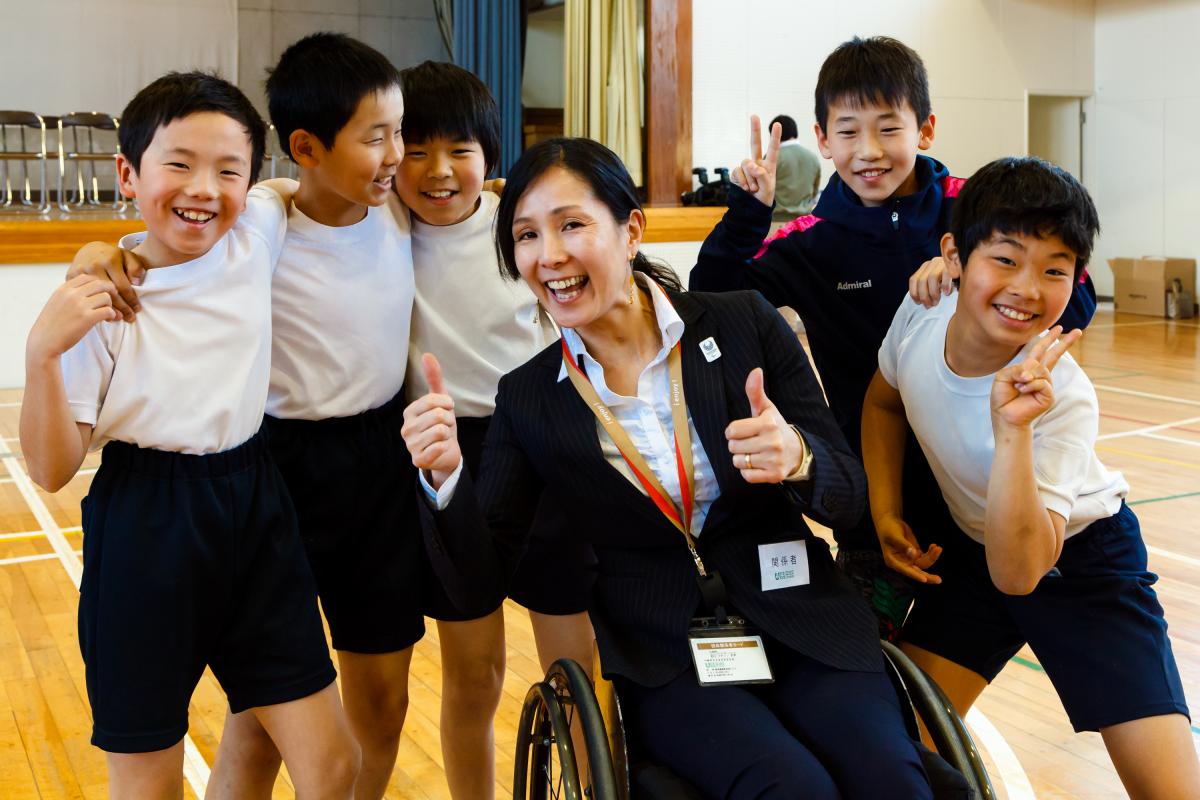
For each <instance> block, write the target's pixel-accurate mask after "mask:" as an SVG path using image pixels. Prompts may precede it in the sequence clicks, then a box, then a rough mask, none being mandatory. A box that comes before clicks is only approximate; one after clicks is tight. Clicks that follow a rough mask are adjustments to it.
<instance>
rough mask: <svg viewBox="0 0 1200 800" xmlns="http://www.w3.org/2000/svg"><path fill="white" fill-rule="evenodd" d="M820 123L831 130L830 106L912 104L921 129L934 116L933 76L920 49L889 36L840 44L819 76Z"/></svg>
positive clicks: (822, 67) (822, 126) (817, 93)
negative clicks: (845, 104) (926, 70)
mask: <svg viewBox="0 0 1200 800" xmlns="http://www.w3.org/2000/svg"><path fill="white" fill-rule="evenodd" d="M816 101H817V102H816V114H817V124H818V125H820V126H821V130H822V131H825V130H826V123H827V122H828V121H829V120H828V118H829V106H830V104H832V103H837V102H848V103H849V104H850V105H852V106H862V105H867V104H868V103H878V102H884V103H888V104H889V105H893V106H897V107H899V106H901V105H903V104H904V103H907V104H908V105H909V106H911V107H912V110H913V111H914V112H916V115H917V124H918V125H920V124H922V123H923V122H925V120H926V119H928V118H929V115H930V114H931V113H933V108H932V106H931V105H930V102H929V75H928V73H926V72H925V63H924V62H923V61H921V57H920V56H919V55H917V53H916V51H915V50H913V49H912V48H911V47H909V46H908V45H906V44H904V43H903V42H901V41H898V40H896V39H892V38H891V37H889V36H872V37H870V38H869V39H860V38H859V37H857V36H855V37H854V38H853V39H851V40H850V41H848V42H843V43H842V44H840V45H838V46H837V49H835V50H834V51H833V52H832V53H830V54H829V56H828V57H827V58H826V59H825V63H824V64H822V65H821V72H820V74H819V75H818V76H817V91H816Z"/></svg>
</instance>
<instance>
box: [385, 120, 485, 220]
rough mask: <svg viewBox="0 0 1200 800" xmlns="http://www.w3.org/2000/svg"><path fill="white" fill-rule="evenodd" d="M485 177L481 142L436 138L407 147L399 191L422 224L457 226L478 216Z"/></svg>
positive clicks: (412, 143)
mask: <svg viewBox="0 0 1200 800" xmlns="http://www.w3.org/2000/svg"><path fill="white" fill-rule="evenodd" d="M486 177H487V161H486V159H485V158H484V155H483V146H482V145H480V144H479V142H477V141H474V140H472V139H457V138H451V137H445V136H435V137H433V138H431V139H427V140H426V141H423V142H407V143H405V147H404V161H402V162H401V163H400V171H399V173H398V174H397V176H396V190H397V192H398V193H399V194H400V199H401V200H403V201H404V205H406V206H408V208H409V210H411V211H412V212H413V213H414V214H416V215H417V217H418V218H419V219H420V220H421V221H422V222H425V223H428V224H430V225H454V224H456V223H459V222H462V221H463V220H465V219H467V218H468V217H470V216H471V214H473V213H474V212H475V208H476V207H477V206H478V204H479V194H480V193H481V192H482V191H483V181H484V178H486Z"/></svg>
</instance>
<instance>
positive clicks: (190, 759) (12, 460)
mask: <svg viewBox="0 0 1200 800" xmlns="http://www.w3.org/2000/svg"><path fill="white" fill-rule="evenodd" d="M0 461H3V463H4V467H5V469H7V470H8V474H9V475H11V476H12V477H13V482H14V483H16V485H17V488H18V489H19V490H20V492H21V495H22V496H23V497H24V498H25V504H26V505H28V506H29V510H30V511H32V512H33V516H34V519H36V520H37V521H38V524H39V525H41V526H42V530H43V531H44V532H45V534H46V538H47V539H49V540H50V546H51V547H52V548H53V549H54V555H55V556H56V557H57V558H58V561H59V563H60V564H62V567H63V569H64V570H66V572H67V577H69V578H70V579H71V582H72V583H74V584H75V589H76V591H78V590H79V582H80V581H81V580H82V579H83V561H82V559H80V557H79V555H78V554H77V553H76V551H75V548H73V547H71V545H70V544H68V543H67V538H66V536H64V535H63V529H62V528H60V527H58V523H57V522H55V521H54V515H53V514H51V513H50V509H48V508H46V504H45V503H43V502H42V498H40V497H38V493H37V489H35V488H34V486H33V481H31V480H30V479H29V476H28V475H27V474H25V470H24V469H23V468H22V467H21V464H20V462H18V461H17V458H16V456H14V455H12V454H8V455H5V456H4V457H3V458H2V459H0ZM210 774H211V770H210V769H209V766H208V762H206V761H205V760H204V756H202V755H200V751H199V750H198V749H197V748H196V743H195V742H193V741H192V737H191V734H186V733H185V734H184V735H183V777H184V778H185V779H186V780H187V782H188V784H190V785H191V787H192V791H194V792H195V793H196V796H197V797H204V790H205V789H206V788H207V786H208V777H209V775H210Z"/></svg>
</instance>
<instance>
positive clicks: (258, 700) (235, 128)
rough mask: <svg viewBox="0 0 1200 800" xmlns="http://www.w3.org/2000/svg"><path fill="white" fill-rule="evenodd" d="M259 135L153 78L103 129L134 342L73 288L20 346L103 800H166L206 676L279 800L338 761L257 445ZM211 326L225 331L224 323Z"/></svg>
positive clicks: (274, 252) (204, 89) (237, 106)
mask: <svg viewBox="0 0 1200 800" xmlns="http://www.w3.org/2000/svg"><path fill="white" fill-rule="evenodd" d="M264 138H265V125H264V123H263V122H262V120H261V118H260V117H259V116H258V114H257V112H255V110H254V108H253V106H252V105H251V104H250V102H249V101H248V100H247V99H246V98H245V96H244V95H243V94H242V93H241V92H240V91H238V89H237V88H236V87H234V86H233V85H231V84H229V83H227V82H226V81H223V80H221V79H220V78H217V77H215V76H212V75H207V74H203V73H198V72H193V73H186V74H179V73H171V74H169V75H166V76H164V77H163V78H160V79H158V80H157V81H154V82H153V83H151V84H150V85H149V86H147V87H146V88H144V89H142V90H141V91H140V92H139V93H138V94H137V96H136V97H134V99H133V100H132V101H131V102H130V103H129V105H128V106H127V107H126V109H125V111H124V113H122V115H121V129H120V145H121V155H120V156H118V160H117V169H118V173H119V177H120V183H121V190H122V192H123V193H124V194H126V195H127V196H129V197H136V198H137V199H138V201H139V209H140V211H141V214H142V217H143V219H144V220H145V223H146V227H147V230H148V233H147V234H146V235H145V236H144V237H142V236H138V237H136V238H137V240H136V252H137V255H138V256H140V258H141V260H142V261H143V262H144V263H145V265H146V266H147V267H148V272H147V273H146V275H145V279H144V281H143V282H142V284H141V286H140V288H139V289H138V290H137V295H138V298H139V299H140V298H144V299H145V300H146V301H147V302H146V305H145V309H144V310H143V311H142V313H141V315H140V318H139V320H138V323H137V324H136V325H125V324H123V323H121V322H120V321H119V319H120V314H119V313H118V312H116V311H115V310H114V309H113V308H112V306H111V302H112V296H113V295H114V294H115V290H114V288H113V286H112V284H111V283H108V282H107V281H104V280H102V279H97V278H94V277H91V276H87V275H80V276H77V277H75V278H72V279H71V280H69V281H67V282H66V283H64V284H63V285H62V286H60V287H59V288H58V289H57V290H56V291H55V292H54V294H53V295H52V296H51V298H50V300H49V302H48V303H47V304H46V308H45V310H43V312H42V314H41V315H40V316H39V317H38V320H37V322H35V324H34V326H33V329H32V330H31V332H30V335H29V341H28V344H27V348H26V370H27V383H26V391H25V400H24V403H23V404H22V409H21V443H22V448H23V450H24V452H25V456H26V461H27V464H28V466H29V471H30V474H31V476H32V477H33V479H34V480H35V481H36V482H37V483H39V484H40V485H41V486H43V487H45V488H46V489H48V490H50V491H56V490H58V489H59V488H61V487H62V486H64V485H65V484H66V483H67V482H68V481H69V480H70V479H71V478H72V477H73V476H74V475H75V473H76V471H77V470H78V468H79V465H80V464H81V463H82V461H83V458H84V456H85V454H86V453H87V451H88V450H89V449H92V450H95V449H98V448H100V447H103V451H104V454H103V461H102V464H101V467H100V469H99V470H98V471H97V473H96V475H95V478H94V479H93V480H92V484H91V487H90V489H89V491H88V494H87V496H86V497H85V498H84V501H83V515H82V516H83V530H84V567H83V579H82V585H81V587H80V592H81V596H80V604H79V638H80V649H81V651H82V653H83V658H84V663H85V666H86V679H87V688H88V699H89V701H90V703H91V708H92V716H93V722H94V727H93V735H92V742H93V744H95V745H96V746H98V747H100V748H101V749H103V750H105V751H106V752H107V754H108V759H107V760H108V773H109V791H110V794H111V795H112V796H114V797H174V796H182V793H183V785H182V779H183V753H184V747H183V739H184V735H185V734H186V733H187V729H188V702H189V700H190V697H191V693H192V690H193V689H194V688H195V685H196V683H197V681H198V680H199V679H200V675H201V673H202V672H203V670H204V668H205V666H210V667H211V668H212V670H213V672H214V674H215V675H216V677H217V679H218V681H220V683H221V685H222V687H223V688H224V690H225V692H226V694H227V695H228V697H229V702H230V706H231V707H232V708H233V709H234V710H235V711H245V713H246V714H247V715H251V716H254V717H255V718H256V720H257V722H258V724H259V725H261V726H262V727H263V728H264V729H265V730H266V732H267V733H268V734H269V735H270V737H271V739H272V740H273V743H274V745H275V746H276V747H277V748H278V749H279V751H280V752H281V753H282V754H283V758H284V760H285V761H286V762H287V764H288V768H289V771H290V772H291V774H292V777H293V779H294V780H295V781H296V784H297V789H298V790H299V791H301V792H303V793H307V794H311V795H313V796H323V797H324V796H328V797H350V796H351V795H352V792H353V787H354V782H355V779H356V777H357V762H358V749H357V746H356V745H355V743H354V740H353V737H352V736H351V735H350V731H349V729H348V727H347V725H346V721H345V718H344V715H343V713H342V710H341V705H340V702H339V699H338V694H337V690H336V687H335V686H334V683H333V679H334V670H333V665H332V663H331V662H330V659H329V654H328V651H327V650H326V647H325V641H324V633H323V631H322V627H321V620H320V615H319V612H318V609H317V603H316V590H315V586H314V582H313V577H312V573H311V571H310V570H309V568H308V564H307V562H306V561H305V558H304V550H303V547H302V544H301V541H300V537H299V535H298V531H297V526H296V516H295V512H294V510H293V508H292V505H291V502H290V500H289V498H288V495H287V492H286V490H285V488H284V485H283V481H282V480H281V478H280V475H279V473H278V471H277V470H276V469H275V466H274V465H273V463H272V461H271V459H270V457H269V454H268V452H267V446H266V442H265V438H264V437H263V436H262V435H261V434H260V433H259V428H260V426H261V424H262V416H263V408H264V404H265V402H266V399H267V384H268V379H269V370H270V342H271V316H270V314H271V308H270V298H271V292H270V287H271V275H272V269H273V266H274V263H275V259H276V257H277V256H278V254H279V249H280V246H281V243H282V238H283V231H284V224H285V218H284V208H283V204H282V202H281V201H280V198H279V197H278V196H277V195H275V194H274V193H273V192H271V191H269V190H266V189H256V190H254V191H253V192H250V193H249V195H248V194H247V192H248V189H249V187H250V185H251V184H252V183H253V181H254V179H255V177H256V176H257V174H258V170H259V167H260V165H261V163H262V157H263V151H264ZM231 309H232V310H233V311H232V312H231Z"/></svg>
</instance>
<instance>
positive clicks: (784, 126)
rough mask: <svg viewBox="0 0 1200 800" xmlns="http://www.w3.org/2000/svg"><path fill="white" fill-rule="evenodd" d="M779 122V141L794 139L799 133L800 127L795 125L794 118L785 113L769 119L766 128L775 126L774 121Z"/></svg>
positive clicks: (769, 128)
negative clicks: (769, 121)
mask: <svg viewBox="0 0 1200 800" xmlns="http://www.w3.org/2000/svg"><path fill="white" fill-rule="evenodd" d="M776 122H778V123H779V127H780V133H781V134H782V135H781V136H780V137H779V141H781V142H786V141H790V140H791V139H795V138H796V137H798V136H799V135H800V128H799V127H798V126H797V125H796V120H794V119H792V118H791V117H789V116H788V115H787V114H780V115H779V116H778V117H776V118H775V119H773V120H771V124H770V125H768V126H767V130H768V131H770V130H771V128H774V127H775V123H776Z"/></svg>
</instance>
